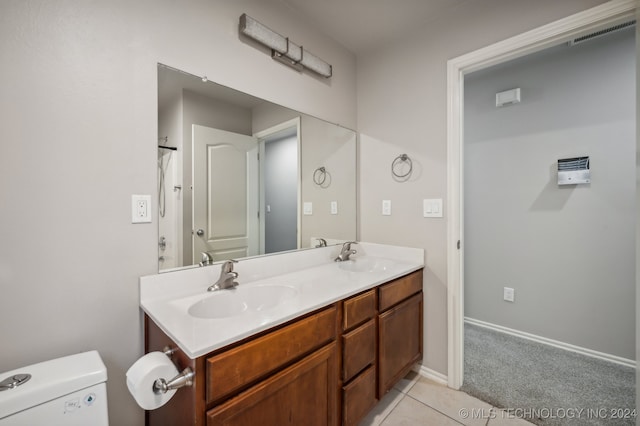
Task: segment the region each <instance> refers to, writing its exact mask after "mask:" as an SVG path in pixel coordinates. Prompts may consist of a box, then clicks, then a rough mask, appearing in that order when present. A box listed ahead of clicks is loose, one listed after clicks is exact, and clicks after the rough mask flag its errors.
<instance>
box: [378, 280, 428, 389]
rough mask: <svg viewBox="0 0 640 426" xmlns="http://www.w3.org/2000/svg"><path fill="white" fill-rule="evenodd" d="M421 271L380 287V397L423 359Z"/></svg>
mask: <svg viewBox="0 0 640 426" xmlns="http://www.w3.org/2000/svg"><path fill="white" fill-rule="evenodd" d="M418 278H422V272H421V271H420V273H419V274H418V273H415V274H411V275H408V276H406V277H403V278H400V279H398V280H396V281H393V282H392V283H390V284H386V285H383V286H381V287H380V294H379V301H380V302H379V303H380V313H379V315H378V342H379V343H378V344H379V347H378V398H382V396H383V395H384V394H385V393H387V392H388V391H389V390H390V389H391V388H392V387H393V385H394V384H396V383H397V382H398V380H400V379H401V378H402V377H404V376H405V375H406V374H407V373H408V372H409V371H410V370H411V368H412V367H413V365H415V363H416V362H418V361H419V360H421V359H422V339H423V338H422V328H423V321H422V312H423V302H422V280H421V279H420V280H419V282H420V286H418V285H417V282H418Z"/></svg>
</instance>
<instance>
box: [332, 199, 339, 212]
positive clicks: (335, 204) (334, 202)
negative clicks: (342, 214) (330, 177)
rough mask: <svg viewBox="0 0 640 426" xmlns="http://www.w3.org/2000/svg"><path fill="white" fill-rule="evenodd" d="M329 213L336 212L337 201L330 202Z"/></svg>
mask: <svg viewBox="0 0 640 426" xmlns="http://www.w3.org/2000/svg"><path fill="white" fill-rule="evenodd" d="M331 214H338V202H337V201H332V202H331Z"/></svg>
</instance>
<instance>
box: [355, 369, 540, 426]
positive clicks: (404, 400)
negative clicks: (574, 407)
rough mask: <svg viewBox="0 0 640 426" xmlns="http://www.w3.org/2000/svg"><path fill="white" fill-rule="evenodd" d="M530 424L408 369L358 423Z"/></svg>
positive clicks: (406, 425)
mask: <svg viewBox="0 0 640 426" xmlns="http://www.w3.org/2000/svg"><path fill="white" fill-rule="evenodd" d="M418 425H429V426H431V425H435V426H459V425H465V426H526V425H529V426H531V425H532V424H531V423H529V422H526V421H524V420H522V419H518V418H513V417H511V416H510V415H509V414H508V413H506V412H503V411H501V410H500V409H497V408H494V407H492V406H491V405H489V404H487V403H486V402H483V401H480V400H479V399H476V398H474V397H472V396H469V395H467V394H466V393H464V392H460V391H456V390H453V389H449V388H448V387H446V386H444V385H441V384H439V383H436V382H433V381H431V380H429V379H426V378H424V377H422V376H420V375H419V374H418V373H416V372H411V373H409V374H408V375H407V377H405V378H404V379H403V380H401V381H400V382H399V383H398V384H397V385H396V386H395V387H394V389H392V390H391V391H389V393H387V394H386V395H385V396H384V398H382V400H381V401H380V402H379V403H378V405H377V406H376V407H375V408H374V409H373V410H372V411H371V412H370V413H369V415H368V416H367V417H366V418H365V419H364V420H363V421H362V422H361V423H360V426H418Z"/></svg>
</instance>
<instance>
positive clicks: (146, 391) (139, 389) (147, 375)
mask: <svg viewBox="0 0 640 426" xmlns="http://www.w3.org/2000/svg"><path fill="white" fill-rule="evenodd" d="M177 374H178V369H177V368H176V366H175V365H174V364H173V362H171V360H170V359H169V357H168V356H166V355H165V354H163V353H162V352H150V353H148V354H146V355H145V356H143V357H141V358H138V360H137V361H136V362H134V363H133V365H132V366H131V368H129V370H128V371H127V387H128V388H129V392H130V393H131V395H132V396H133V397H134V398H135V400H136V402H137V403H138V405H139V406H140V407H142V408H144V409H145V410H155V409H156V408H160V407H162V406H163V405H164V404H166V403H167V402H169V400H170V399H171V397H172V396H173V394H174V393H176V389H174V390H170V391H168V392H167V393H160V394H156V393H155V392H154V391H153V383H154V382H155V381H156V379H159V378H163V379H165V380H167V381H169V380H171V379H172V378H174V377H175V376H176V375H177Z"/></svg>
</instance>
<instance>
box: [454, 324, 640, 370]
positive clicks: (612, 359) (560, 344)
mask: <svg viewBox="0 0 640 426" xmlns="http://www.w3.org/2000/svg"><path fill="white" fill-rule="evenodd" d="M464 322H465V323H467V324H472V325H477V326H479V327H484V328H488V329H490V330H493V331H498V332H500V333H506V334H510V335H512V336H516V337H521V338H523V339H527V340H532V341H534V342H537V343H542V344H545V345H549V346H553V347H556V348H559V349H564V350H566V351H571V352H577V353H579V354H582V355H586V356H590V357H592V358H598V359H601V360H604V361H609V362H613V363H615V364H619V365H624V366H625V367H631V368H636V361H634V360H632V359H627V358H622V357H619V356H616V355H611V354H607V353H604V352H598V351H594V350H592V349H587V348H583V347H581V346H576V345H572V344H570V343H565V342H561V341H559V340H553V339H548V338H546V337H542V336H537V335H535V334H531V333H526V332H524V331H519V330H514V329H513V328H508V327H503V326H501V325H497V324H492V323H490V322H486V321H481V320H477V319H474V318H469V317H464Z"/></svg>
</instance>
